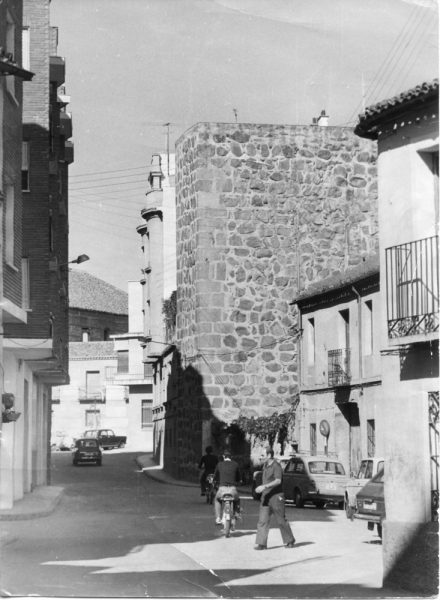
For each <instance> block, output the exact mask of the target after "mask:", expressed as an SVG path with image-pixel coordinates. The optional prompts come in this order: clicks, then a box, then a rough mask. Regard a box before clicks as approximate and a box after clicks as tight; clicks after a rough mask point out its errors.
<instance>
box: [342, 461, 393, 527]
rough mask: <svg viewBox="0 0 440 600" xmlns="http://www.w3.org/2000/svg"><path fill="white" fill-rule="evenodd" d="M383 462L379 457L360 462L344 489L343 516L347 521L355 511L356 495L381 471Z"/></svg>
mask: <svg viewBox="0 0 440 600" xmlns="http://www.w3.org/2000/svg"><path fill="white" fill-rule="evenodd" d="M383 465H384V460H383V458H379V457H376V456H375V457H371V458H365V459H364V460H362V461H361V465H360V467H359V471H358V473H357V475H356V476H355V477H350V481H349V482H348V484H347V487H346V488H345V498H344V505H345V514H346V515H347V518H348V519H352V518H353V514H354V512H355V510H356V494H357V493H358V491H359V490H360V489H361V487H363V486H364V485H365V484H366V483H367V482H368V481H369V480H370V479H371V478H372V477H374V475H377V473H378V472H379V471H380V470H382V469H383Z"/></svg>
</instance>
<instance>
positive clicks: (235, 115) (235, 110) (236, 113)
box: [232, 108, 238, 123]
mask: <svg viewBox="0 0 440 600" xmlns="http://www.w3.org/2000/svg"><path fill="white" fill-rule="evenodd" d="M232 112H233V113H234V117H235V122H236V123H237V122H238V110H237V109H236V108H233V109H232Z"/></svg>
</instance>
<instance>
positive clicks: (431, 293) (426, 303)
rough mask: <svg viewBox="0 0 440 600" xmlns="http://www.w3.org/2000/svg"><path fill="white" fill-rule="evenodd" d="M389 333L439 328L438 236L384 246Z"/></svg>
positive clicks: (404, 334)
mask: <svg viewBox="0 0 440 600" xmlns="http://www.w3.org/2000/svg"><path fill="white" fill-rule="evenodd" d="M385 260H386V301H387V322H388V337H389V338H391V339H393V338H402V337H408V336H414V335H420V334H421V335H424V336H426V335H427V334H430V333H434V332H437V331H438V310H439V301H438V299H439V275H438V267H439V264H438V236H433V237H429V238H425V239H423V240H417V241H414V242H408V243H406V244H401V245H399V246H393V247H391V248H387V249H386V250H385Z"/></svg>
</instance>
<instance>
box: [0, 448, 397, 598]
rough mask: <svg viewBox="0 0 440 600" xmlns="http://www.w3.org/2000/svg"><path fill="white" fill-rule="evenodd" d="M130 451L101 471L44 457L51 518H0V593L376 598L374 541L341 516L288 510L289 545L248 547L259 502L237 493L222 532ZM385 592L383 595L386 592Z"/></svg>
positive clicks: (275, 538)
mask: <svg viewBox="0 0 440 600" xmlns="http://www.w3.org/2000/svg"><path fill="white" fill-rule="evenodd" d="M135 458H136V454H135V453H130V452H127V451H108V452H105V455H104V460H103V466H102V467H95V466H81V467H73V466H72V464H71V455H70V452H61V453H55V454H53V457H52V463H53V476H52V483H53V484H54V485H61V486H64V488H65V492H64V495H63V498H62V500H61V502H60V503H59V505H58V506H57V507H56V509H55V511H54V512H53V514H51V515H50V516H48V517H44V518H39V519H31V520H27V521H26V520H25V521H2V522H0V529H1V533H2V539H7V543H6V544H5V545H4V546H3V547H2V550H1V557H0V558H1V564H2V574H1V579H0V588H1V593H2V595H18V596H25V595H39V596H57V597H59V596H64V597H65V596H67V597H68V596H76V597H118V596H119V597H164V596H165V597H234V598H253V597H269V598H271V597H272V598H280V597H289V598H295V597H317V598H321V597H335V596H341V597H366V596H369V597H383V596H385V595H387V594H386V593H384V590H381V589H380V586H381V569H382V556H381V554H382V547H381V543H380V540H379V538H378V537H377V535H376V534H375V533H373V532H369V531H367V527H366V524H365V523H363V522H354V523H351V522H350V521H348V520H347V519H346V517H345V513H344V512H343V511H340V510H337V509H336V508H335V509H334V510H333V509H332V510H326V509H325V510H318V509H316V508H312V507H310V508H309V507H306V508H303V509H296V508H294V507H289V508H288V509H287V514H288V518H289V521H290V522H291V525H292V529H293V532H294V535H295V537H296V540H297V544H296V545H295V547H294V548H293V549H292V550H287V549H285V548H284V547H283V546H282V543H281V537H280V534H279V531H278V530H277V529H274V530H272V531H271V533H270V536H269V548H268V550H267V551H264V552H255V551H254V550H253V546H254V539H255V529H256V523H257V513H258V503H257V502H255V501H253V500H252V499H251V498H250V496H245V497H243V499H242V504H243V508H244V511H245V515H244V520H243V523H242V525H241V528H240V529H239V530H237V531H236V532H234V534H233V537H231V538H230V539H225V538H224V537H223V536H222V535H221V532H220V530H219V528H218V527H216V526H215V525H214V520H213V514H212V507H210V506H208V505H207V504H206V503H204V499H203V498H201V497H200V495H199V493H198V490H197V489H196V488H191V487H181V486H172V485H167V484H164V483H161V482H157V481H154V480H152V479H150V478H149V477H147V476H146V475H145V474H143V473H142V472H141V471H140V470H139V468H138V466H137V464H136V462H135ZM388 595H393V594H388Z"/></svg>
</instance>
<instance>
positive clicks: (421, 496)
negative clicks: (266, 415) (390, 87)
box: [355, 80, 439, 593]
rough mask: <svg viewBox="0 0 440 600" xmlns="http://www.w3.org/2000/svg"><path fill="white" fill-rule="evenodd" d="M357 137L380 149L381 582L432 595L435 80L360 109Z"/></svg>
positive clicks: (435, 352) (436, 367) (435, 444)
mask: <svg viewBox="0 0 440 600" xmlns="http://www.w3.org/2000/svg"><path fill="white" fill-rule="evenodd" d="M355 132H356V133H357V134H358V135H359V136H361V137H363V138H367V139H372V140H377V144H378V192H379V231H380V236H379V242H380V278H381V282H380V289H381V325H380V345H381V356H382V367H381V371H382V391H383V402H382V403H381V410H382V415H381V419H382V421H383V426H384V429H385V430H386V438H385V446H384V458H385V508H386V520H385V522H384V527H383V544H384V554H383V556H384V576H385V581H386V582H389V583H390V584H396V585H401V586H404V587H406V589H409V590H412V591H414V592H418V591H419V590H420V589H423V583H422V585H420V584H421V580H422V579H424V580H425V583H426V581H427V580H428V579H427V578H430V579H431V581H432V583H433V590H435V591H433V593H437V592H438V586H437V587H436V586H435V582H436V580H437V581H438V579H437V577H438V563H437V562H436V561H437V560H438V553H437V551H436V543H437V544H438V540H437V533H435V534H434V533H433V532H434V531H435V532H436V530H437V528H436V527H435V529H432V528H431V526H430V521H431V520H432V519H434V520H437V519H438V493H439V492H438V490H439V486H438V455H439V421H438V411H439V396H438V393H439V391H438V375H439V363H438V335H439V334H438V323H439V321H438V310H439V280H438V277H439V261H438V165H439V136H438V80H434V81H432V82H428V83H424V84H422V85H420V86H417V87H415V88H413V89H411V90H408V91H406V92H403V93H402V94H399V95H398V96H396V97H394V98H391V99H389V100H385V101H383V102H381V103H379V104H376V105H374V106H371V107H369V108H367V109H366V111H365V113H364V114H363V115H361V116H360V118H359V122H358V125H357V127H356V129H355ZM430 548H431V552H430ZM414 551H417V552H418V553H419V555H421V556H426V560H424V561H418V565H420V564H422V563H423V564H424V566H425V569H426V571H423V572H422V571H419V572H414V568H413V561H412V556H413V553H414ZM429 568H431V571H429Z"/></svg>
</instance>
